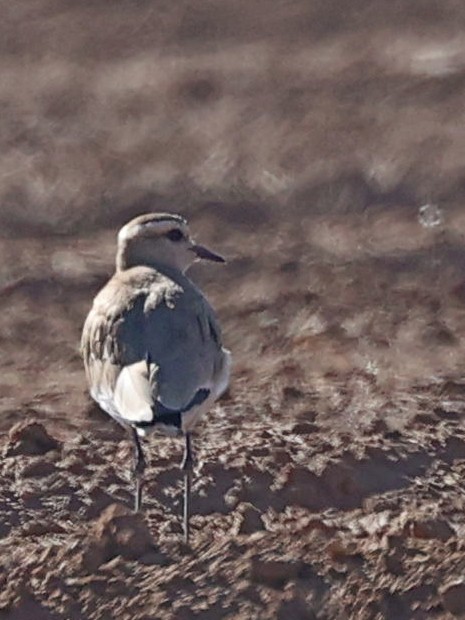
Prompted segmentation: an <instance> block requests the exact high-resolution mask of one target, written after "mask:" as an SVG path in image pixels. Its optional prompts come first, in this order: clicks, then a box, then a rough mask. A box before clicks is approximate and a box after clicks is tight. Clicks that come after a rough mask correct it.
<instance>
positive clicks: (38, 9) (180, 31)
mask: <svg viewBox="0 0 465 620" xmlns="http://www.w3.org/2000/svg"><path fill="white" fill-rule="evenodd" d="M464 23H465V10H464V8H463V5H462V3H461V2H460V1H457V0H446V1H441V2H439V1H437V0H422V1H420V0H418V1H415V2H410V3H408V5H406V4H405V3H403V2H392V1H389V2H388V1H382V0H376V1H366V0H363V1H362V0H356V1H355V2H351V3H350V6H344V7H342V6H341V3H340V2H338V1H336V0H334V1H328V0H325V1H319V0H312V1H311V2H304V1H302V0H296V1H289V2H281V1H270V0H263V1H261V0H260V1H256V2H246V1H241V0H235V1H234V2H228V3H222V2H217V1H210V0H207V1H205V2H202V3H192V2H183V1H180V2H177V3H175V4H173V3H172V2H163V1H157V2H153V1H148V0H147V1H144V0H138V1H137V2H134V1H131V2H129V1H128V0H116V1H115V2H112V3H111V6H109V5H108V3H107V2H99V1H96V2H95V1H94V2H86V1H84V0H81V1H79V2H67V1H60V2H57V1H56V0H35V1H34V2H28V1H21V2H17V3H14V4H10V5H6V6H5V7H3V19H2V22H1V24H0V76H1V77H0V79H1V91H0V96H1V123H0V225H1V229H0V234H1V241H0V243H1V245H0V257H1V258H0V286H1V287H2V290H3V292H4V294H3V295H2V302H1V303H2V305H3V310H2V319H1V323H2V325H1V330H2V331H1V334H3V335H2V336H1V338H2V348H3V349H4V354H5V355H4V358H3V364H2V366H3V368H2V370H3V372H2V374H1V379H0V381H2V382H4V384H5V385H4V386H3V387H2V389H3V392H4V394H5V395H6V392H8V389H9V386H10V388H11V389H13V391H14V394H13V397H14V398H15V399H16V398H17V397H18V394H17V392H16V380H17V377H18V375H17V369H18V365H19V367H21V368H22V372H23V373H25V374H23V375H22V376H23V378H25V377H28V373H29V371H31V380H32V384H31V383H30V381H29V379H28V380H27V381H26V384H27V385H24V383H23V388H24V392H27V395H25V399H26V400H28V399H29V400H30V399H31V398H33V397H34V394H35V393H36V392H37V389H38V385H37V384H36V382H35V379H34V377H36V376H37V372H38V371H40V372H41V373H44V374H42V375H41V378H40V381H41V382H42V383H44V384H46V385H48V386H49V387H50V388H51V392H56V391H58V392H60V393H61V392H62V391H63V390H62V389H61V387H60V386H55V387H54V386H53V382H54V381H55V379H56V376H57V374H56V373H57V372H59V373H60V372H61V370H63V375H64V376H63V377H61V376H60V378H59V383H60V384H63V383H64V384H65V385H66V390H65V391H66V392H67V391H68V390H69V389H71V390H72V391H73V390H76V389H77V388H76V381H78V385H79V386H80V387H79V389H81V388H82V381H81V382H80V383H79V381H80V380H79V377H80V372H81V371H80V361H79V359H78V357H77V354H76V351H77V349H76V347H77V341H78V339H79V332H80V325H81V324H82V321H83V318H84V316H85V313H86V312H87V309H88V305H89V302H90V299H91V297H92V295H93V294H94V292H95V291H96V290H97V289H98V287H99V286H100V284H101V283H103V281H104V280H105V279H106V278H107V277H108V276H109V275H110V274H111V271H112V265H113V260H114V250H115V235H116V231H117V229H118V227H119V226H120V225H122V224H123V223H124V222H125V221H127V220H128V219H129V218H131V217H133V216H135V215H137V214H140V213H143V212H147V211H165V210H166V211H174V212H179V213H182V214H183V215H184V216H187V217H188V218H189V219H190V221H191V224H192V228H193V231H194V233H195V234H196V235H197V236H198V237H199V238H202V239H204V240H205V241H208V242H209V243H210V244H211V245H212V246H214V247H217V248H218V250H220V251H222V252H223V253H225V254H226V255H228V257H229V259H230V263H229V266H228V267H227V268H226V269H224V270H222V271H218V270H207V269H203V268H202V269H198V270H197V272H196V275H195V277H197V278H198V279H199V281H200V282H201V284H202V285H204V286H206V287H207V291H209V292H210V296H211V298H212V301H213V302H214V303H215V305H216V307H218V308H219V311H220V315H221V316H222V319H223V322H224V323H225V331H226V340H227V343H228V345H229V346H230V347H231V348H233V349H234V351H235V357H236V360H237V363H238V368H239V370H240V371H243V372H244V373H246V372H247V370H249V371H250V372H251V373H252V375H254V383H256V382H257V381H261V380H263V381H264V382H267V381H268V380H269V378H270V376H271V377H272V376H273V373H274V372H278V370H279V368H277V367H280V366H282V365H283V359H287V358H290V359H291V360H292V361H293V363H294V362H295V364H296V365H297V366H299V367H300V368H302V372H301V373H300V374H301V377H300V379H299V380H302V381H308V380H310V382H311V383H312V385H313V387H314V386H315V385H316V383H315V377H314V378H313V379H312V378H311V375H312V373H313V374H315V373H316V375H317V377H316V378H317V379H318V378H321V377H324V375H325V373H327V372H328V371H334V372H336V374H337V375H338V377H339V378H341V380H342V381H343V382H345V381H346V380H347V378H348V377H349V376H351V377H353V372H354V370H356V371H357V372H360V373H361V375H360V377H359V379H358V380H359V381H361V382H362V384H363V386H364V387H363V388H360V389H361V390H362V392H363V391H364V390H367V389H368V384H370V385H371V384H372V383H373V381H375V383H377V384H382V385H383V386H384V387H385V386H387V387H388V389H390V388H391V386H392V384H393V382H394V383H396V384H398V383H399V382H401V383H402V382H404V383H405V382H407V383H408V384H410V383H411V382H412V381H413V382H425V381H426V382H427V383H429V384H431V383H432V382H437V381H438V380H439V379H440V378H441V377H444V376H450V375H455V374H459V375H460V374H461V372H462V368H463V362H462V360H463V359H465V349H464V340H463V333H464V320H463V319H464V309H465V307H464V303H465V286H464V285H463V281H464V277H465V276H464V269H463V268H464V266H465V249H464V248H465V244H464V235H465V210H464V208H463V199H464V195H465V161H464V155H465V129H464V123H463V120H464V115H465V112H464V108H463V97H464V91H465V44H464V43H463V39H462V29H463V26H464ZM18 343H20V345H21V346H18ZM257 353H259V354H260V365H261V368H258V367H257ZM315 353H316V355H315ZM249 367H250V368H249ZM74 370H75V371H76V372H77V373H78V374H76V375H74V374H73V372H74ZM70 373H71V374H70ZM70 377H71V378H70ZM333 379H334V377H333ZM332 383H334V382H333V380H332ZM365 383H366V385H365ZM11 386H13V387H11ZM29 386H32V388H31V392H30V393H29ZM328 389H330V390H331V389H333V388H328ZM357 389H358V388H357ZM45 391H47V393H48V392H50V390H45ZM55 396H56V398H61V396H60V395H58V396H57V395H55ZM327 396H328V395H327V394H325V396H324V399H323V400H324V401H325V402H326V401H327ZM35 398H36V396H35ZM336 400H337V399H336ZM322 406H324V405H322ZM364 406H365V405H364ZM329 408H330V409H331V410H332V411H333V409H334V407H333V406H330V407H329ZM355 417H358V412H357V411H356V412H355Z"/></svg>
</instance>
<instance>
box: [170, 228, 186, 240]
mask: <svg viewBox="0 0 465 620" xmlns="http://www.w3.org/2000/svg"><path fill="white" fill-rule="evenodd" d="M166 236H167V237H168V239H169V240H170V241H181V240H182V239H184V233H183V232H182V231H181V230H179V228H173V229H172V230H170V231H168V232H167V233H166Z"/></svg>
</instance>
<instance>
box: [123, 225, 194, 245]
mask: <svg viewBox="0 0 465 620" xmlns="http://www.w3.org/2000/svg"><path fill="white" fill-rule="evenodd" d="M173 228H179V229H181V230H182V231H183V232H184V233H188V230H187V226H186V224H184V223H182V222H178V221H176V220H161V221H158V222H157V221H156V220H151V221H149V222H139V223H133V222H129V223H128V224H126V225H125V226H123V228H121V230H120V231H119V233H118V242H120V243H121V242H124V241H128V240H129V239H135V238H136V237H144V236H147V235H150V234H153V235H154V236H155V235H160V236H162V235H164V234H166V233H167V232H169V231H170V230H173Z"/></svg>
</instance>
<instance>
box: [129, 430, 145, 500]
mask: <svg viewBox="0 0 465 620" xmlns="http://www.w3.org/2000/svg"><path fill="white" fill-rule="evenodd" d="M131 430H132V438H133V440H134V478H135V481H136V493H135V501H134V510H135V511H136V512H139V510H140V509H141V506H142V486H143V484H144V471H145V457H144V452H143V450H142V446H141V444H140V439H139V435H138V434H137V430H136V429H135V428H134V427H131Z"/></svg>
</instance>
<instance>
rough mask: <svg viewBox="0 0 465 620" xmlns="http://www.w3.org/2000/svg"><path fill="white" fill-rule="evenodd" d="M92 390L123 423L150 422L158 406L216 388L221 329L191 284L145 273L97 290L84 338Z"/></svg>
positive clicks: (183, 402)
mask: <svg viewBox="0 0 465 620" xmlns="http://www.w3.org/2000/svg"><path fill="white" fill-rule="evenodd" d="M82 353H83V357H84V361H85V366H86V372H87V377H88V381H89V384H90V389H91V394H92V396H93V397H94V398H95V400H97V401H98V402H99V404H100V405H101V406H102V408H104V409H106V410H107V411H108V413H110V414H111V415H114V416H115V417H119V418H122V419H123V420H126V421H128V422H134V423H137V422H144V423H151V422H153V421H154V417H156V415H157V407H158V409H159V410H170V411H181V410H183V409H185V408H186V406H187V405H188V404H189V403H190V402H193V401H194V400H195V398H196V394H197V392H198V391H199V390H200V389H207V390H212V389H215V381H216V379H217V376H218V373H219V371H221V370H222V368H223V366H224V356H225V353H224V351H223V349H222V346H221V334H220V330H219V327H218V324H217V322H216V319H215V317H214V314H213V311H212V310H211V308H210V306H209V305H208V303H207V302H206V300H205V299H204V298H203V296H202V295H201V294H200V292H199V291H198V290H197V289H196V288H195V287H194V286H193V285H190V286H189V281H187V279H186V284H184V283H183V285H182V286H181V285H179V284H177V283H175V282H173V281H172V280H170V279H169V278H166V277H164V276H160V274H157V277H154V276H152V275H150V277H148V275H147V274H146V279H145V280H144V281H143V284H142V283H141V281H138V280H134V279H131V277H128V276H127V275H126V276H125V277H123V278H121V277H120V278H119V281H117V282H116V283H115V282H112V281H110V283H109V285H107V287H105V288H104V289H103V290H102V292H101V293H100V294H99V295H98V296H97V298H96V300H95V303H94V306H93V308H92V310H91V312H90V313H89V316H88V317H87V320H86V322H85V325H84V330H83V336H82Z"/></svg>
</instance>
